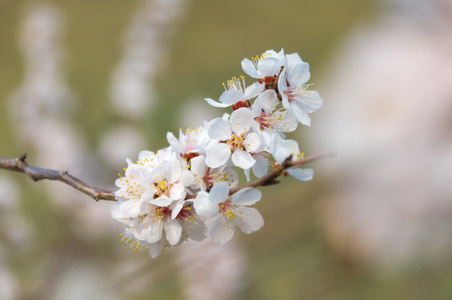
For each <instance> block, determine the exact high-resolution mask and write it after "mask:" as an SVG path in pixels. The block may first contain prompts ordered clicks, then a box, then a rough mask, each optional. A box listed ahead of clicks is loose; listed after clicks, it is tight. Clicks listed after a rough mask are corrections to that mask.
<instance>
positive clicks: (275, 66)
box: [242, 49, 285, 89]
mask: <svg viewBox="0 0 452 300" xmlns="http://www.w3.org/2000/svg"><path fill="white" fill-rule="evenodd" d="M284 61H285V60H284V49H281V51H280V52H279V53H276V52H275V51H273V50H267V51H265V53H262V54H261V55H260V56H256V57H254V58H253V60H252V61H251V60H249V59H247V58H245V59H244V60H242V69H243V71H245V73H246V74H248V75H249V76H251V77H253V78H257V79H258V82H259V83H261V84H262V83H265V88H266V89H276V87H277V79H278V74H279V73H280V72H281V67H283V66H284Z"/></svg>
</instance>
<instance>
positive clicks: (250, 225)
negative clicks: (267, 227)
mask: <svg viewBox="0 0 452 300" xmlns="http://www.w3.org/2000/svg"><path fill="white" fill-rule="evenodd" d="M237 213H238V217H240V218H241V220H240V221H239V222H240V223H239V224H238V226H239V227H240V229H241V230H242V231H243V233H246V234H250V233H252V232H254V231H257V230H259V229H261V227H262V226H264V218H262V215H261V214H260V213H259V212H258V211H257V209H254V208H250V207H238V208H237Z"/></svg>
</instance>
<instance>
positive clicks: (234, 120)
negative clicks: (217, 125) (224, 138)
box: [231, 107, 253, 134]
mask: <svg viewBox="0 0 452 300" xmlns="http://www.w3.org/2000/svg"><path fill="white" fill-rule="evenodd" d="M252 120H253V115H252V112H251V110H249V109H248V108H246V107H241V108H239V109H237V110H235V111H234V112H233V113H232V114H231V127H232V131H233V132H234V133H236V134H241V133H246V132H247V131H248V130H249V129H250V127H251V121H252Z"/></svg>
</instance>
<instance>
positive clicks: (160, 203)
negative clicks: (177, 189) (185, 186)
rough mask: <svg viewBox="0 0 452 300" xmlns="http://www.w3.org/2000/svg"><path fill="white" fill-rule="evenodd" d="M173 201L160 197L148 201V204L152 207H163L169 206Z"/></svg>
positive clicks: (163, 196)
mask: <svg viewBox="0 0 452 300" xmlns="http://www.w3.org/2000/svg"><path fill="white" fill-rule="evenodd" d="M173 200H174V199H173V198H170V197H167V196H165V195H162V196H160V197H158V198H155V199H152V200H150V201H149V202H150V203H151V204H153V205H156V206H161V207H164V206H168V205H170V204H171V202H173Z"/></svg>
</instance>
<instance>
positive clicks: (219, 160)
mask: <svg viewBox="0 0 452 300" xmlns="http://www.w3.org/2000/svg"><path fill="white" fill-rule="evenodd" d="M229 157H231V149H230V146H229V145H227V144H224V143H219V144H217V145H215V146H213V147H212V148H211V149H209V150H207V152H206V165H207V166H209V167H211V168H217V167H219V166H222V165H224V164H225V163H226V162H227V161H228V159H229Z"/></svg>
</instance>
